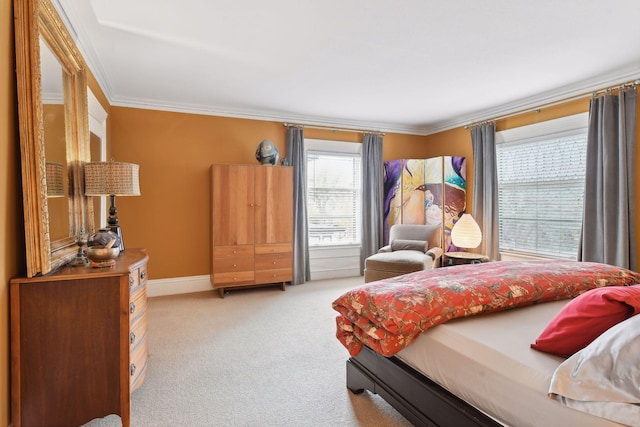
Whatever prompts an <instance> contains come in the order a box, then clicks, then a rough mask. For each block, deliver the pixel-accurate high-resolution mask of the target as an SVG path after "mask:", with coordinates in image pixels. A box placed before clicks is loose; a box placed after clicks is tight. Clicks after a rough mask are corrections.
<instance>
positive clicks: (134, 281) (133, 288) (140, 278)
mask: <svg viewBox="0 0 640 427" xmlns="http://www.w3.org/2000/svg"><path fill="white" fill-rule="evenodd" d="M145 283H147V265H146V264H145V265H144V266H142V267H140V268H136V269H135V270H132V271H131V273H130V274H129V291H130V292H131V293H134V292H137V290H138V288H139V287H140V285H144V284H145Z"/></svg>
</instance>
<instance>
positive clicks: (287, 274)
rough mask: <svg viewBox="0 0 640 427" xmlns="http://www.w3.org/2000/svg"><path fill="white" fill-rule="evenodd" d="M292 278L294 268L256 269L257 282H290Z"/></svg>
mask: <svg viewBox="0 0 640 427" xmlns="http://www.w3.org/2000/svg"><path fill="white" fill-rule="evenodd" d="M292 279H293V269H292V268H281V269H277V270H263V271H256V284H264V283H278V282H290V281H291V280H292Z"/></svg>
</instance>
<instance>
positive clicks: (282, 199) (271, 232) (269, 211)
mask: <svg viewBox="0 0 640 427" xmlns="http://www.w3.org/2000/svg"><path fill="white" fill-rule="evenodd" d="M255 182H256V187H255V200H256V207H255V243H256V244H265V243H292V242H293V170H292V168H291V167H286V166H259V167H257V168H256V181H255Z"/></svg>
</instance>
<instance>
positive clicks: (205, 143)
mask: <svg viewBox="0 0 640 427" xmlns="http://www.w3.org/2000/svg"><path fill="white" fill-rule="evenodd" d="M109 120H110V122H111V135H110V146H111V156H112V157H113V158H114V159H115V160H117V161H125V162H132V163H137V164H139V165H140V190H141V193H142V195H141V196H140V197H120V198H118V199H117V206H118V218H119V219H120V225H121V227H122V229H123V234H124V238H125V245H126V246H127V247H144V248H146V249H147V251H148V253H149V256H150V261H149V271H150V273H149V275H150V278H151V279H160V278H171V277H183V276H197V275H207V274H209V272H210V234H211V225H210V218H209V211H210V203H211V202H210V196H209V191H210V184H209V179H210V178H209V168H210V166H211V164H212V163H239V164H255V163H257V161H256V159H255V150H256V147H257V145H258V144H259V143H260V141H262V140H263V139H265V138H267V139H270V140H271V141H273V143H274V144H275V145H276V146H277V147H278V150H279V151H280V157H281V158H282V157H284V156H286V153H285V133H286V132H285V131H286V128H285V127H284V126H283V125H282V123H278V122H269V121H259V120H247V119H236V118H226V117H216V116H205V115H197V114H185V113H174V112H165V111H154V110H143V109H135V108H125V107H111V114H110V117H109ZM305 137H307V138H315V139H334V140H341V141H349V142H359V141H360V140H361V139H362V135H361V134H359V133H354V132H340V131H338V132H333V131H327V130H319V129H305ZM421 146H422V147H424V146H425V144H424V137H420V136H411V135H400V134H387V135H386V136H385V137H384V154H383V155H384V157H385V159H387V158H388V159H391V158H406V157H420V156H421V153H420V151H421V150H420V147H421Z"/></svg>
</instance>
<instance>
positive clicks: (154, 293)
mask: <svg viewBox="0 0 640 427" xmlns="http://www.w3.org/2000/svg"><path fill="white" fill-rule="evenodd" d="M202 291H213V286H212V285H211V276H210V275H208V274H206V275H202V276H189V277H173V278H170V279H157V280H149V281H148V282H147V297H160V296H164V295H177V294H188V293H191V292H202Z"/></svg>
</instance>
